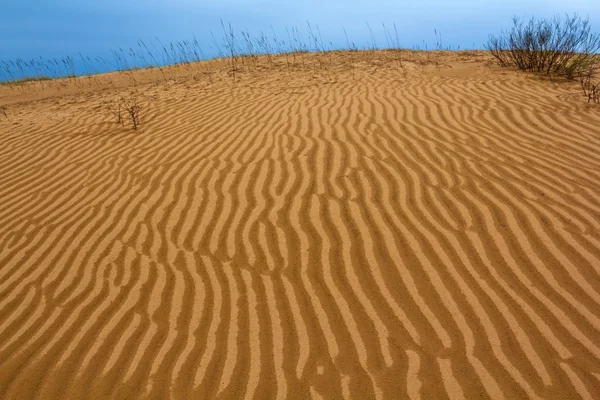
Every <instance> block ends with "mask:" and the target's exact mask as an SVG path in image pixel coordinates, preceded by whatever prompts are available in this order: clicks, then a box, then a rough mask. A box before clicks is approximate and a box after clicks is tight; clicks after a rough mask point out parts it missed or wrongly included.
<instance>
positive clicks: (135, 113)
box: [108, 92, 147, 130]
mask: <svg viewBox="0 0 600 400" xmlns="http://www.w3.org/2000/svg"><path fill="white" fill-rule="evenodd" d="M108 109H109V111H110V112H111V114H113V115H114V116H115V117H116V119H117V123H118V124H120V125H121V126H125V117H129V118H128V119H129V121H130V122H131V127H132V129H133V130H137V129H138V128H139V127H140V124H141V123H142V122H143V120H144V118H145V116H146V114H147V110H145V109H144V107H143V106H142V103H141V100H140V98H139V94H138V93H137V92H134V93H131V95H130V96H129V97H127V98H126V97H124V96H121V97H119V98H118V99H117V100H116V101H115V104H113V105H112V106H109V107H108Z"/></svg>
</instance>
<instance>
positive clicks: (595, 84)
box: [580, 66, 600, 104]
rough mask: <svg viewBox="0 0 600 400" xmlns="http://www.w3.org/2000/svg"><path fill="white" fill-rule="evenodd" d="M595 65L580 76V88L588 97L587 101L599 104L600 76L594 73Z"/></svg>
mask: <svg viewBox="0 0 600 400" xmlns="http://www.w3.org/2000/svg"><path fill="white" fill-rule="evenodd" d="M595 72H596V68H595V66H593V67H590V69H589V70H588V71H587V72H586V73H585V74H584V75H582V76H581V79H580V82H581V89H583V94H584V95H585V96H586V97H587V98H588V103H596V104H600V78H597V77H596V75H595Z"/></svg>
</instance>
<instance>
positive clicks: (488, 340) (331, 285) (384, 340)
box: [0, 52, 600, 399]
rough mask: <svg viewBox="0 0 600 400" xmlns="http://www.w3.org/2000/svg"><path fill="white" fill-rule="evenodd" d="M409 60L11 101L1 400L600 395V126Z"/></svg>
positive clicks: (460, 58) (446, 63)
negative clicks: (135, 119) (122, 113)
mask: <svg viewBox="0 0 600 400" xmlns="http://www.w3.org/2000/svg"><path fill="white" fill-rule="evenodd" d="M402 57H403V64H402V66H400V65H399V63H398V61H397V60H395V59H394V54H388V53H384V52H379V53H372V52H353V53H336V54H324V55H323V54H322V55H313V54H304V55H302V54H298V55H296V56H294V57H293V58H292V56H291V55H290V56H288V57H283V56H280V57H277V58H276V59H275V60H272V62H269V61H267V59H265V58H261V59H260V60H259V61H258V64H251V63H250V61H249V60H245V62H246V64H242V63H241V61H242V60H238V63H239V64H238V71H236V76H235V81H234V80H233V78H232V76H231V74H230V73H229V72H228V68H229V66H228V65H229V64H227V62H226V61H222V62H219V61H213V62H211V63H201V65H200V64H199V65H194V66H191V67H187V69H186V68H183V67H177V68H171V69H169V70H168V71H166V72H167V76H166V78H167V79H164V78H163V76H162V74H163V73H164V72H165V71H163V72H162V73H161V72H160V71H158V69H154V70H147V71H135V72H131V73H128V74H125V73H123V74H108V75H103V76H96V77H90V78H78V79H72V80H59V81H51V82H33V83H29V84H21V85H18V86H14V87H12V88H11V87H8V86H6V85H3V86H0V105H4V106H5V107H6V111H7V115H3V114H2V113H0V144H1V146H0V398H1V399H32V398H38V399H80V398H98V399H105V398H116V399H124V398H157V399H163V398H173V399H177V398H197V399H209V398H221V399H254V398H256V399H267V398H272V399H306V398H317V399H318V398H324V399H338V398H346V399H444V398H451V399H463V398H464V399H485V398H492V399H502V398H505V399H522V398H523V399H528V398H530V399H540V398H543V399H578V398H582V399H599V398H600V108H599V107H598V106H596V105H590V104H587V103H586V101H585V99H584V98H583V97H582V95H581V93H580V92H579V91H578V90H579V89H578V87H577V83H575V82H572V83H569V82H561V81H551V80H545V79H541V78H538V77H535V76H531V75H527V74H523V73H519V72H516V71H511V70H504V69H500V68H498V67H495V66H494V65H493V64H492V63H491V62H490V60H489V59H488V57H487V56H486V55H484V54H483V53H474V52H471V53H464V52H462V53H461V52H458V53H405V54H403V55H402ZM132 91H135V92H137V93H138V94H137V95H135V96H140V99H141V101H142V104H143V107H144V111H145V113H146V115H145V117H144V121H143V123H142V125H141V127H140V129H139V130H137V131H133V130H132V129H131V127H130V126H129V122H128V121H127V120H125V126H120V125H119V124H117V123H116V120H115V117H114V115H113V114H111V113H110V112H109V111H108V107H109V106H110V105H114V104H115V99H117V98H119V97H120V96H132V95H131V94H130V93H131V92H132Z"/></svg>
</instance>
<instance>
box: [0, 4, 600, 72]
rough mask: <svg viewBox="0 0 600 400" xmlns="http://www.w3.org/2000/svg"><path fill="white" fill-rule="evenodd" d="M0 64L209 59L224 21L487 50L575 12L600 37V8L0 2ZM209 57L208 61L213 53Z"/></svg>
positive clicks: (338, 37) (337, 41)
mask: <svg viewBox="0 0 600 400" xmlns="http://www.w3.org/2000/svg"><path fill="white" fill-rule="evenodd" d="M0 2H1V3H2V4H1V5H0V60H5V61H6V60H14V59H16V58H23V59H31V58H34V57H39V56H41V57H43V58H52V57H57V58H58V57H63V56H66V55H71V56H76V55H77V54H78V53H80V52H81V53H82V54H84V55H86V56H91V57H96V56H99V57H106V56H108V55H109V54H110V53H109V49H116V48H119V47H122V48H128V47H130V46H134V45H135V44H136V43H137V40H138V39H142V40H145V41H150V40H153V39H154V38H155V37H158V38H159V39H161V40H162V41H163V42H169V41H178V40H188V39H191V38H192V36H195V37H196V38H197V39H198V41H199V42H200V43H201V45H203V46H204V45H206V46H207V48H206V53H209V54H210V53H211V50H210V49H209V48H208V46H209V45H210V43H212V38H211V36H210V32H211V31H212V32H214V33H215V35H216V36H217V37H219V38H220V37H221V36H222V35H221V33H222V30H221V26H220V19H221V18H222V19H223V20H224V21H225V22H230V23H231V24H232V25H233V27H234V28H235V29H238V30H241V29H244V30H249V31H250V32H251V33H253V34H256V35H257V36H258V35H259V34H260V31H261V30H262V31H264V32H265V33H266V34H269V36H271V34H270V33H271V32H272V30H271V26H272V27H273V30H274V31H275V32H278V35H282V36H285V34H284V33H285V27H292V26H296V27H298V28H299V29H300V30H301V31H302V32H306V21H309V22H310V23H311V24H312V25H313V26H317V25H318V26H319V28H320V31H321V33H322V36H323V39H324V41H325V42H327V43H329V42H330V41H331V42H332V43H333V44H334V45H341V44H344V43H345V39H344V34H343V30H342V27H344V28H345V29H346V31H347V32H348V36H349V37H350V40H351V41H353V42H355V43H356V44H357V45H358V46H359V47H364V46H365V45H367V44H368V41H369V31H368V28H367V26H366V23H367V22H368V23H369V24H370V26H371V27H372V28H373V31H374V32H375V34H376V36H377V37H378V44H380V45H384V44H385V43H384V42H385V39H383V38H384V36H383V29H382V28H381V26H382V25H381V23H382V22H385V23H386V24H387V25H388V26H391V24H392V23H393V22H395V23H396V26H397V28H398V33H399V37H400V42H401V43H400V44H401V45H403V46H404V47H409V48H410V47H413V46H420V47H424V45H425V44H427V45H428V46H429V47H432V46H433V45H434V44H435V42H436V38H435V35H434V29H436V30H437V31H438V32H441V35H442V41H443V45H444V46H451V47H452V48H457V47H458V46H460V48H472V47H476V48H481V47H482V45H483V43H485V41H486V39H487V36H488V34H489V33H495V32H497V31H499V30H500V29H502V28H507V27H509V25H510V23H511V17H512V16H513V15H517V16H520V17H527V18H528V17H530V16H532V15H535V16H544V17H548V16H552V15H555V14H564V13H573V12H577V13H579V14H580V15H581V16H589V18H590V21H591V23H592V27H593V28H594V30H596V31H600V0H571V1H548V0H523V1H516V0H488V1H486V0H467V1H465V0H462V1H442V0H412V1H402V0H371V1H357V0H331V1H327V0H283V1H267V0H254V1H250V0H0ZM211 55H212V54H211Z"/></svg>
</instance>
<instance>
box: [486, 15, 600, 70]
mask: <svg viewBox="0 0 600 400" xmlns="http://www.w3.org/2000/svg"><path fill="white" fill-rule="evenodd" d="M485 48H486V49H487V50H489V51H490V53H491V54H492V56H494V57H495V58H496V60H497V61H498V63H499V64H500V65H501V66H503V67H506V66H515V67H517V68H519V69H521V70H523V71H532V72H539V73H545V74H558V75H562V76H565V77H567V78H569V79H572V78H576V77H579V76H581V75H582V73H584V72H585V71H586V69H588V68H589V67H590V65H594V64H595V63H596V62H597V61H598V59H599V52H600V35H599V34H597V33H593V32H592V31H591V26H590V24H589V21H588V20H587V19H582V18H581V17H579V16H577V15H576V14H575V15H573V16H572V17H570V16H568V15H567V16H566V18H565V19H564V20H562V19H561V18H560V17H555V18H554V19H552V20H546V19H535V18H532V19H531V20H530V21H529V22H528V23H524V22H523V21H521V20H520V19H519V18H517V17H514V18H513V27H512V29H511V30H510V31H502V32H501V33H500V34H499V35H497V36H496V35H490V37H489V41H488V43H487V45H486V46H485Z"/></svg>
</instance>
